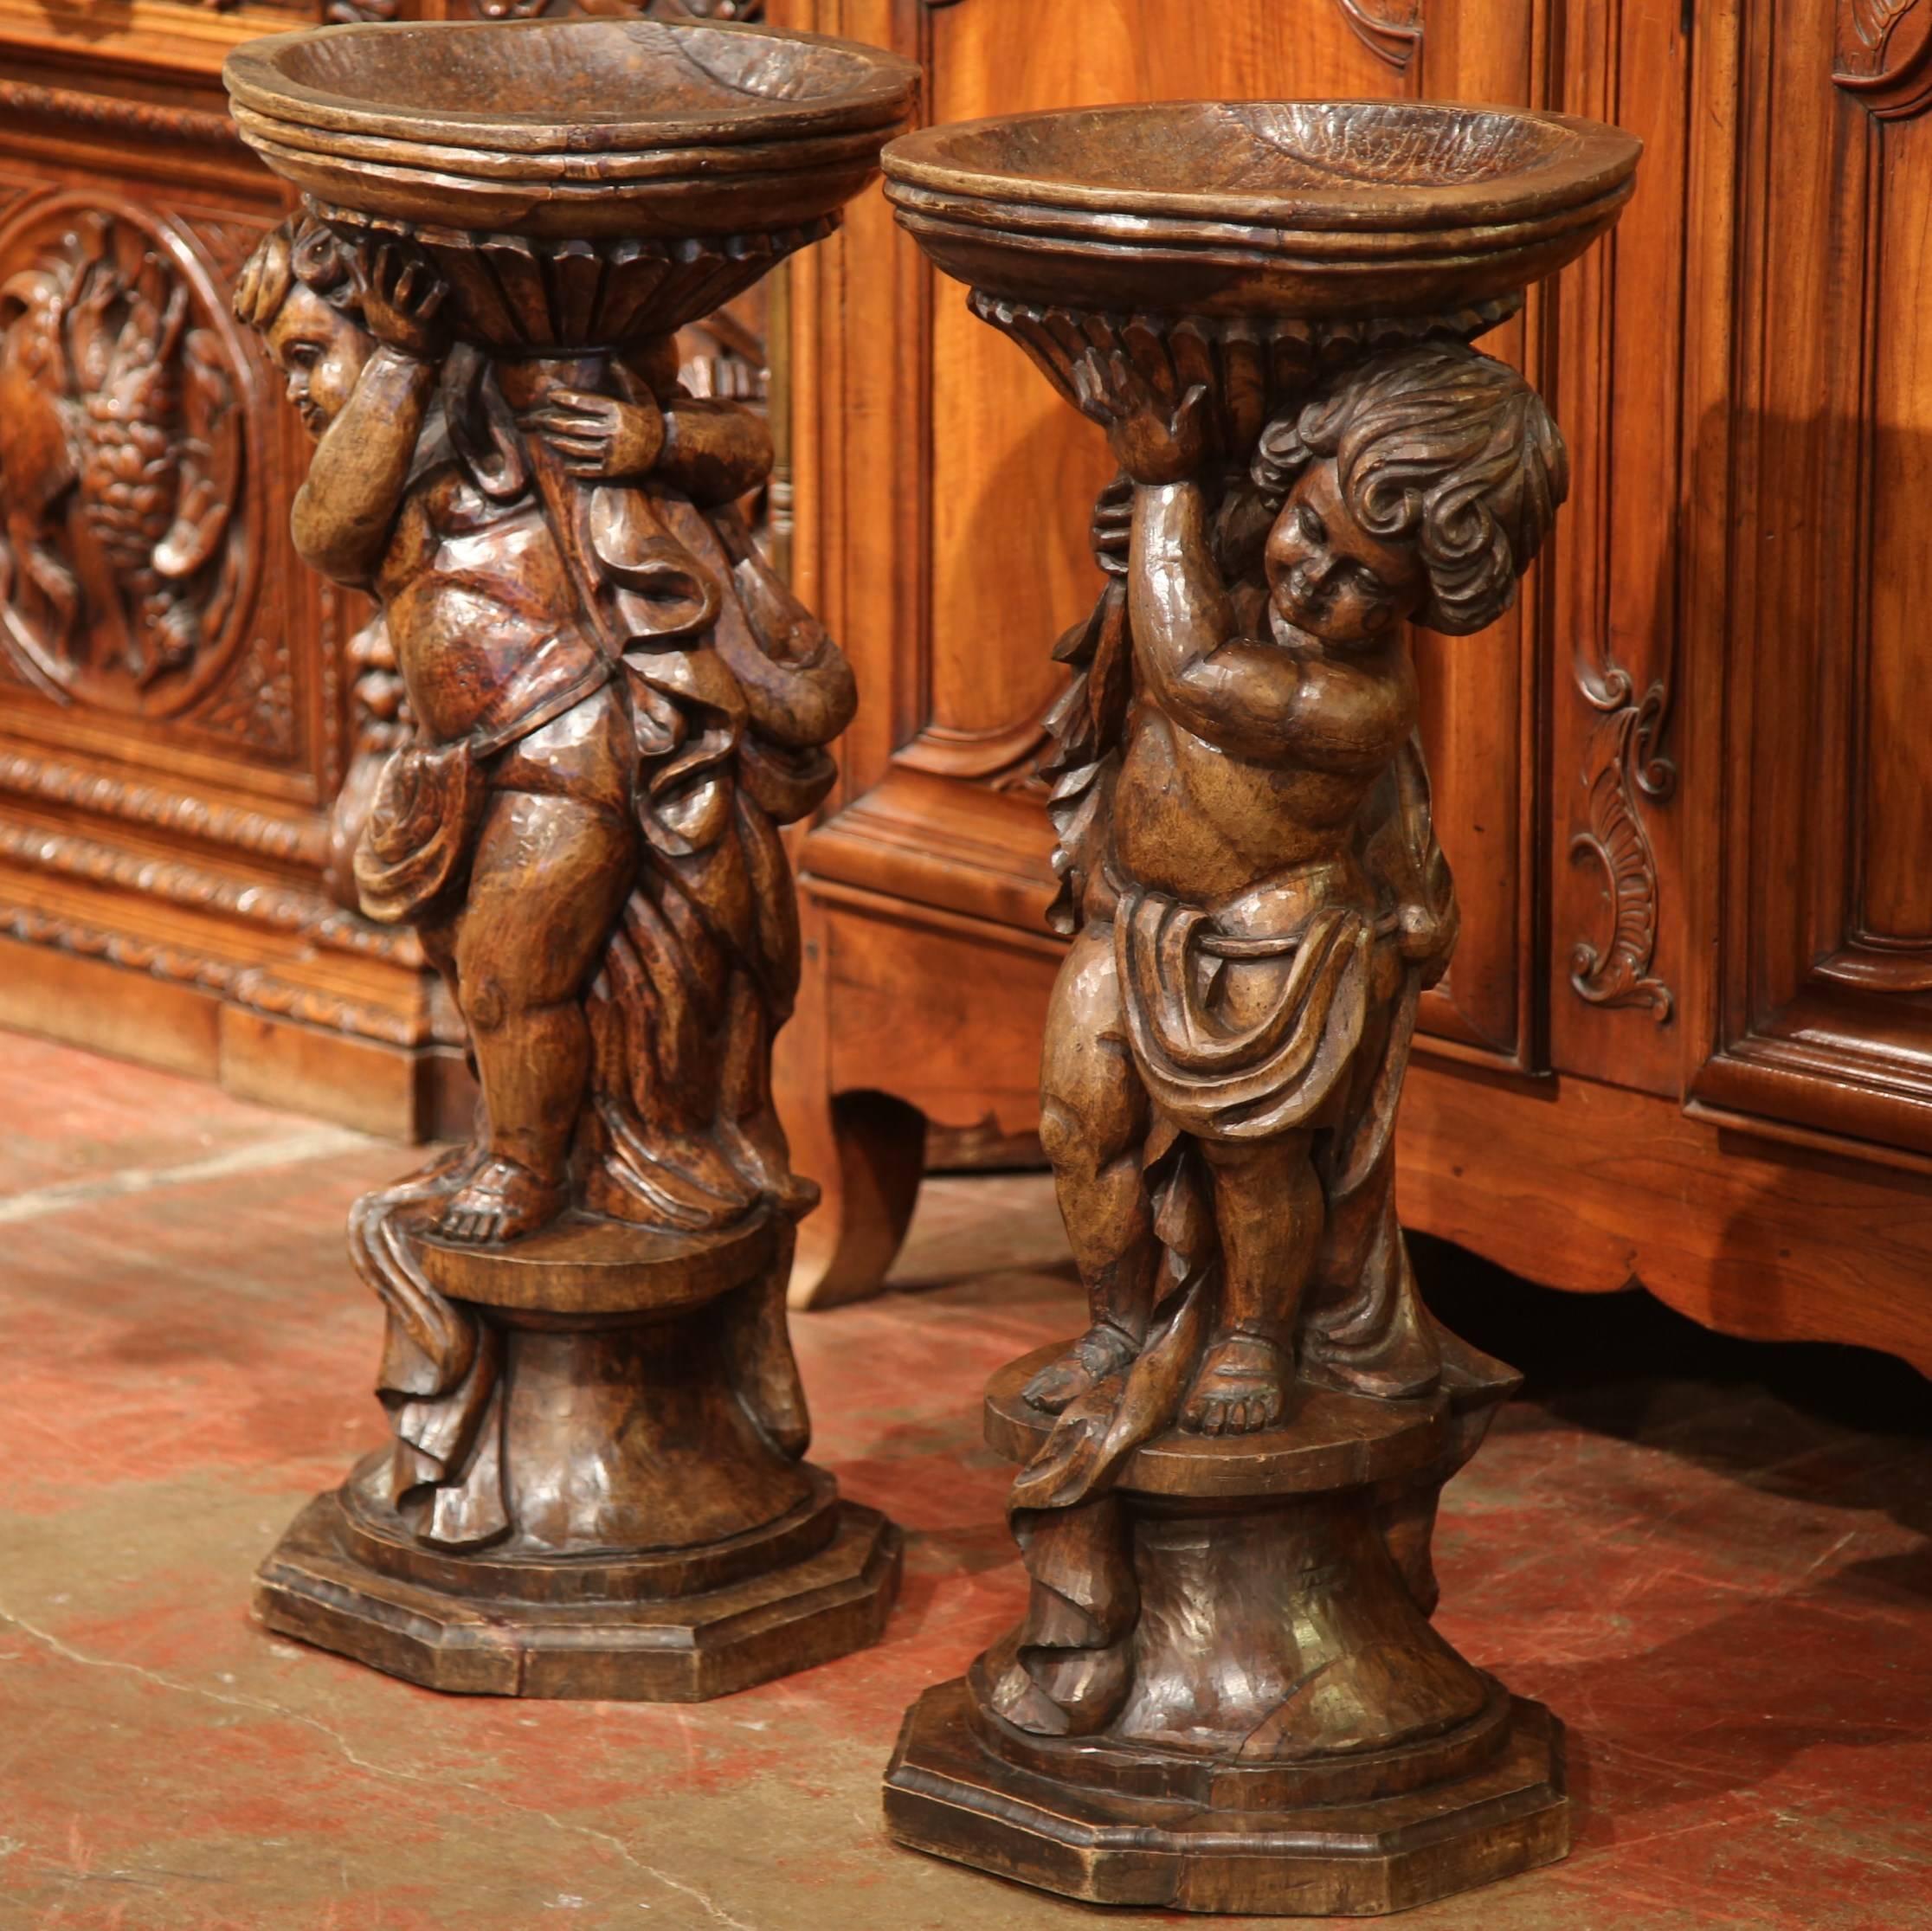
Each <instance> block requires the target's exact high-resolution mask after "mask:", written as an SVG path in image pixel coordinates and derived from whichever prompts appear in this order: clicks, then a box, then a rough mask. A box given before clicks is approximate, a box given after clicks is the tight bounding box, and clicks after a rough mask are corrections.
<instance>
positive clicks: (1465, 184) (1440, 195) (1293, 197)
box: [880, 100, 1643, 247]
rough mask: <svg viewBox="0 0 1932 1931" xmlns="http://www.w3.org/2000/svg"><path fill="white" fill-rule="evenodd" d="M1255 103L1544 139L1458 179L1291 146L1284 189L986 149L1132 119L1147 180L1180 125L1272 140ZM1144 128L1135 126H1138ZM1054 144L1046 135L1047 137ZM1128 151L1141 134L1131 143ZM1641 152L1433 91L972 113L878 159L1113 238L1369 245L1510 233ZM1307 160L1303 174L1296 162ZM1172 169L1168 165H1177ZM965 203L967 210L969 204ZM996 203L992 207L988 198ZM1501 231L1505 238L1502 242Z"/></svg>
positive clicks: (889, 167)
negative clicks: (1399, 173) (1090, 166)
mask: <svg viewBox="0 0 1932 1931" xmlns="http://www.w3.org/2000/svg"><path fill="white" fill-rule="evenodd" d="M1256 110H1265V111H1267V112H1268V113H1273V114H1280V115H1293V114H1301V115H1304V116H1305V115H1310V114H1314V115H1326V116H1335V117H1340V118H1342V119H1371V120H1378V121H1388V122H1392V123H1394V122H1407V123H1409V125H1410V127H1411V130H1412V131H1420V128H1421V127H1422V126H1425V125H1426V124H1434V125H1436V126H1443V125H1445V124H1448V123H1460V124H1462V125H1463V126H1472V125H1474V124H1476V123H1478V122H1491V123H1499V124H1502V125H1503V126H1506V127H1509V128H1511V129H1516V130H1521V131H1523V132H1529V133H1534V134H1536V135H1540V136H1543V137H1546V138H1545V139H1543V141H1542V144H1541V146H1540V150H1539V151H1536V152H1534V153H1530V154H1529V155H1528V156H1527V157H1526V158H1525V159H1524V160H1523V162H1522V163H1521V164H1512V165H1510V166H1508V167H1506V168H1503V169H1498V170H1493V171H1490V172H1488V173H1486V174H1472V175H1471V176H1469V177H1468V178H1465V179H1463V180H1460V181H1456V182H1448V183H1443V182H1427V183H1416V182H1414V181H1406V180H1373V179H1364V178H1363V177H1362V175H1361V174H1360V173H1359V172H1358V173H1353V174H1351V173H1349V171H1347V170H1345V169H1344V168H1343V167H1342V166H1340V165H1339V164H1337V165H1333V166H1328V167H1327V168H1326V171H1327V172H1328V173H1329V175H1330V177H1331V178H1332V181H1333V185H1332V186H1331V185H1327V184H1326V183H1323V182H1322V181H1320V180H1319V179H1316V180H1313V181H1311V179H1310V178H1309V177H1310V176H1311V175H1316V176H1319V175H1320V174H1321V173H1322V172H1323V169H1324V164H1322V163H1320V162H1318V161H1317V160H1315V159H1313V158H1310V157H1308V156H1305V155H1301V156H1298V155H1294V154H1291V153H1289V152H1287V151H1285V150H1284V151H1282V162H1283V169H1284V178H1283V180H1282V182H1281V183H1280V184H1279V185H1275V186H1262V187H1256V186H1235V187H1229V186H1225V185H1211V184H1210V185H1203V186H1191V185H1190V186H1160V185H1149V186H1145V187H1142V186H1137V185H1132V184H1130V183H1128V182H1126V181H1124V180H1112V181H1104V180H1096V179H1085V180H1083V179H1080V178H1078V177H1074V176H1071V175H1069V174H1057V175H1055V174H1047V173H1045V172H1042V171H1029V170H1028V169H1027V167H1026V166H1024V165H1022V164H1020V162H1019V160H1018V159H1017V158H1016V160H1015V161H1014V163H1012V164H1001V162H999V161H998V160H997V159H996V158H994V157H993V156H991V155H989V154H986V153H983V152H982V153H977V154H976V149H980V150H985V149H988V148H989V147H991V146H992V145H994V144H993V141H992V139H991V138H992V137H999V138H1003V139H1004V140H1005V141H1007V142H1008V144H1010V145H1014V147H1016V148H1021V149H1023V148H1024V147H1025V146H1026V145H1029V144H1030V143H1036V142H1037V141H1038V138H1039V137H1040V136H1042V135H1046V134H1058V135H1060V136H1061V138H1062V141H1063V144H1064V145H1072V147H1074V148H1075V149H1076V150H1078V149H1080V148H1087V149H1091V146H1092V136H1093V135H1094V134H1096V133H1098V132H1102V131H1104V130H1105V129H1106V128H1107V127H1108V126H1109V125H1110V124H1112V125H1113V126H1126V127H1129V128H1132V129H1135V131H1136V132H1140V133H1142V134H1143V135H1144V136H1146V137H1150V138H1148V139H1147V141H1146V146H1147V151H1148V152H1149V154H1150V169H1149V174H1150V181H1154V180H1157V178H1158V177H1157V175H1156V172H1155V162H1156V161H1157V160H1158V158H1160V157H1161V156H1162V154H1164V153H1171V151H1172V150H1173V148H1174V146H1175V138H1176V135H1177V133H1178V132H1180V131H1181V130H1182V129H1183V128H1185V127H1188V126H1195V127H1206V128H1207V129H1209V130H1210V131H1212V132H1224V133H1225V132H1235V133H1236V138H1237V139H1239V140H1245V142H1246V144H1247V146H1248V149H1249V151H1250V152H1251V153H1253V151H1255V150H1256V149H1257V148H1260V147H1265V146H1266V145H1269V143H1268V141H1267V138H1266V137H1265V134H1262V133H1259V132H1257V130H1256V127H1255V126H1254V122H1255V120H1256V119H1257V118H1258V117H1257V115H1256V112H1255V111H1256ZM1136 124H1138V125H1137V126H1136ZM1042 145H1045V144H1042ZM1129 151H1131V144H1130V146H1129ZM1642 152H1643V143H1642V141H1641V140H1639V138H1638V137H1637V136H1635V135H1634V134H1631V133H1629V132H1626V130H1624V129H1622V128H1620V127H1613V126H1610V125H1608V124H1607V123H1606V122H1602V121H1594V120H1587V119H1581V117H1579V116H1576V115H1572V114H1557V113H1547V112H1544V111H1542V110H1540V109H1535V108H1525V107H1512V106H1506V105H1502V104H1491V103H1486V102H1478V101H1437V100H1162V101H1131V102H1118V103H1112V104H1108V105H1098V106H1085V107H1071V108H1068V107H1057V108H1046V109H1041V110H1038V111H1035V112H1033V113H1022V114H995V115H988V116H985V117H982V118H981V119H976V120H964V121H948V122H943V123H941V124H940V125H938V126H932V127H923V128H919V129H918V130H916V131H915V132H911V133H908V134H903V135H901V136H899V137H898V139H896V140H894V141H892V143H891V144H890V145H888V146H887V147H886V150H885V151H884V153H883V154H882V155H881V157H880V161H881V164H882V166H883V167H884V169H885V172H886V181H887V183H888V185H887V190H886V191H887V194H888V195H889V196H891V197H892V199H893V200H894V201H895V202H896V201H898V200H900V198H901V197H900V196H899V195H898V194H896V193H894V190H895V189H898V188H902V187H903V188H906V189H911V190H916V191H921V192H923V194H924V195H926V196H932V197H934V198H936V199H943V200H945V201H948V202H954V203H975V202H978V203H988V204H992V205H993V206H996V207H997V209H999V211H1000V213H1001V216H1002V217H1003V218H1005V219H1006V220H1008V221H1010V220H1012V219H1013V218H1014V217H1015V216H1017V217H1018V218H1019V220H1020V221H1021V222H1025V221H1026V217H1027V214H1028V212H1029V211H1030V210H1033V209H1040V210H1042V211H1046V210H1055V211H1066V216H1067V217H1068V218H1067V220H1066V226H1067V227H1072V226H1074V225H1076V224H1077V223H1079V221H1080V219H1081V217H1083V216H1084V217H1089V218H1091V219H1092V222H1093V223H1094V224H1095V227H1096V229H1100V228H1102V227H1103V226H1104V229H1105V232H1106V233H1107V236H1108V239H1109V240H1111V241H1113V242H1115V243H1116V244H1117V245H1121V246H1128V247H1130V246H1131V245H1132V240H1131V235H1130V233H1124V232H1123V230H1127V229H1130V228H1131V226H1132V225H1133V224H1134V223H1137V222H1138V223H1144V224H1146V226H1147V229H1148V230H1149V240H1150V241H1161V240H1169V239H1172V240H1178V239H1182V237H1183V236H1184V235H1185V234H1186V233H1187V232H1188V231H1190V230H1196V229H1199V230H1209V231H1218V232H1219V233H1221V234H1225V233H1226V232H1227V230H1228V229H1230V228H1233V227H1240V228H1246V229H1253V230H1256V231H1260V232H1265V231H1270V230H1274V231H1280V232H1283V233H1284V234H1291V233H1299V232H1301V231H1304V230H1309V229H1314V230H1326V229H1335V230H1343V231H1349V232H1351V233H1353V234H1354V235H1357V236H1359V237H1361V238H1362V240H1363V241H1368V239H1369V238H1371V237H1373V236H1374V235H1378V234H1384V233H1388V234H1397V233H1402V232H1406V231H1410V230H1414V229H1446V228H1451V229H1452V228H1466V227H1471V226H1474V225H1481V226H1484V227H1485V228H1491V229H1501V230H1504V231H1505V232H1506V231H1507V229H1510V228H1511V227H1514V226H1516V225H1517V224H1519V223H1527V222H1535V221H1536V219H1537V218H1538V217H1541V216H1549V215H1550V214H1553V213H1555V212H1557V211H1560V210H1562V209H1570V208H1574V207H1576V206H1578V205H1579V204H1581V203H1591V202H1595V201H1600V200H1602V199H1604V198H1606V197H1607V196H1612V195H1616V194H1618V193H1619V190H1623V189H1625V188H1626V185H1627V183H1629V182H1630V180H1631V177H1632V176H1633V174H1634V173H1635V171H1636V167H1637V163H1638V160H1639V157H1640V156H1641V154H1642ZM1296 167H1299V168H1300V169H1301V170H1302V173H1301V175H1300V177H1298V178H1291V176H1290V171H1291V170H1292V169H1294V168H1296ZM1171 172H1172V164H1171V162H1170V163H1169V173H1171ZM962 212H963V210H962ZM989 212H990V208H989ZM1503 238H1504V237H1503V235H1498V236H1497V239H1498V240H1502V239H1503Z"/></svg>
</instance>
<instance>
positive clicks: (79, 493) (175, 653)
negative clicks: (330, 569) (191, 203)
mask: <svg viewBox="0 0 1932 1931" xmlns="http://www.w3.org/2000/svg"><path fill="white" fill-rule="evenodd" d="M253 393H254V377H253V374H252V370H251V369H250V365H249V364H248V360H247V358H246V357H245V355H244V353H243V350H242V343H241V340H240V338H239V336H238V334H237V331H236V330H235V325H234V323H233V322H232V320H231V319H229V312H228V305H227V303H226V301H224V300H223V299H222V296H221V294H220V293H219V292H218V291H217V289H216V286H215V284H214V280H213V278H212V277H211V276H210V275H209V272H208V269H207V267H206V266H205V264H204V263H203V261H202V258H201V256H200V254H198V252H197V251H196V248H195V246H194V244H193V243H192V242H191V241H190V239H189V238H188V236H187V235H185V234H184V233H183V232H182V231H181V230H180V229H178V228H177V227H175V226H174V225H173V224H171V223H170V222H166V221H165V220H164V219H160V218H158V217H156V216H153V215H151V214H150V213H147V212H145V211H144V210H142V209H137V208H134V207H132V206H130V205H129V204H127V203H123V202H118V201H113V200H110V199H107V198H105V197H98V196H78V195H69V194H55V195H48V196H41V197H38V198H36V199H35V200H33V201H31V202H29V203H27V204H26V205H24V206H23V207H22V208H21V209H19V210H18V211H17V212H16V214H15V215H14V216H13V217H12V218H11V219H10V220H9V221H8V222H6V223H5V224H4V225H3V226H0V648H3V649H4V651H5V653H6V654H7V656H8V657H9V658H10V660H11V661H12V663H13V664H14V666H16V667H17V668H18V669H19V670H20V672H21V673H23V675H24V676H25V677H26V678H27V679H29V681H30V682H31V683H32V684H33V685H34V686H36V687H37V688H38V689H40V690H42V691H43V692H46V693H47V694H48V696H50V697H53V698H56V699H58V700H59V701H61V702H62V703H71V702H79V703H83V704H89V705H99V706H100V707H102V708H104V709H106V710H111V711H123V712H126V711H132V712H135V713H137V714H138V715H141V716H145V717H171V716H173V715H174V714H176V713H177V712H178V711H183V710H184V709H186V708H187V707H188V706H189V705H191V704H193V703H194V702H195V701H196V699H197V698H201V697H203V696H204V695H205V694H206V693H207V692H208V691H209V689H210V688H211V686H213V685H214V684H215V683H216V680H217V679H219V678H220V677H221V675H222V673H223V671H224V670H225V669H226V668H227V667H228V666H229V663H230V661H231V660H232V659H233V657H234V655H235V650H236V648H237V647H238V645H239V643H240V641H241V639H242V619H243V618H244V617H245V616H246V615H247V614H248V604H249V602H250V601H251V599H252V595H253V591H254V583H253V577H254V560H253V557H252V556H251V552H250V546H249V544H248V521H249V518H248V514H247V505H246V490H247V483H248V475H249V473H250V453H249V450H248V442H249V434H248V418H249V415H250V410H249V406H248V405H249V402H250V399H251V397H252V396H253Z"/></svg>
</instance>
